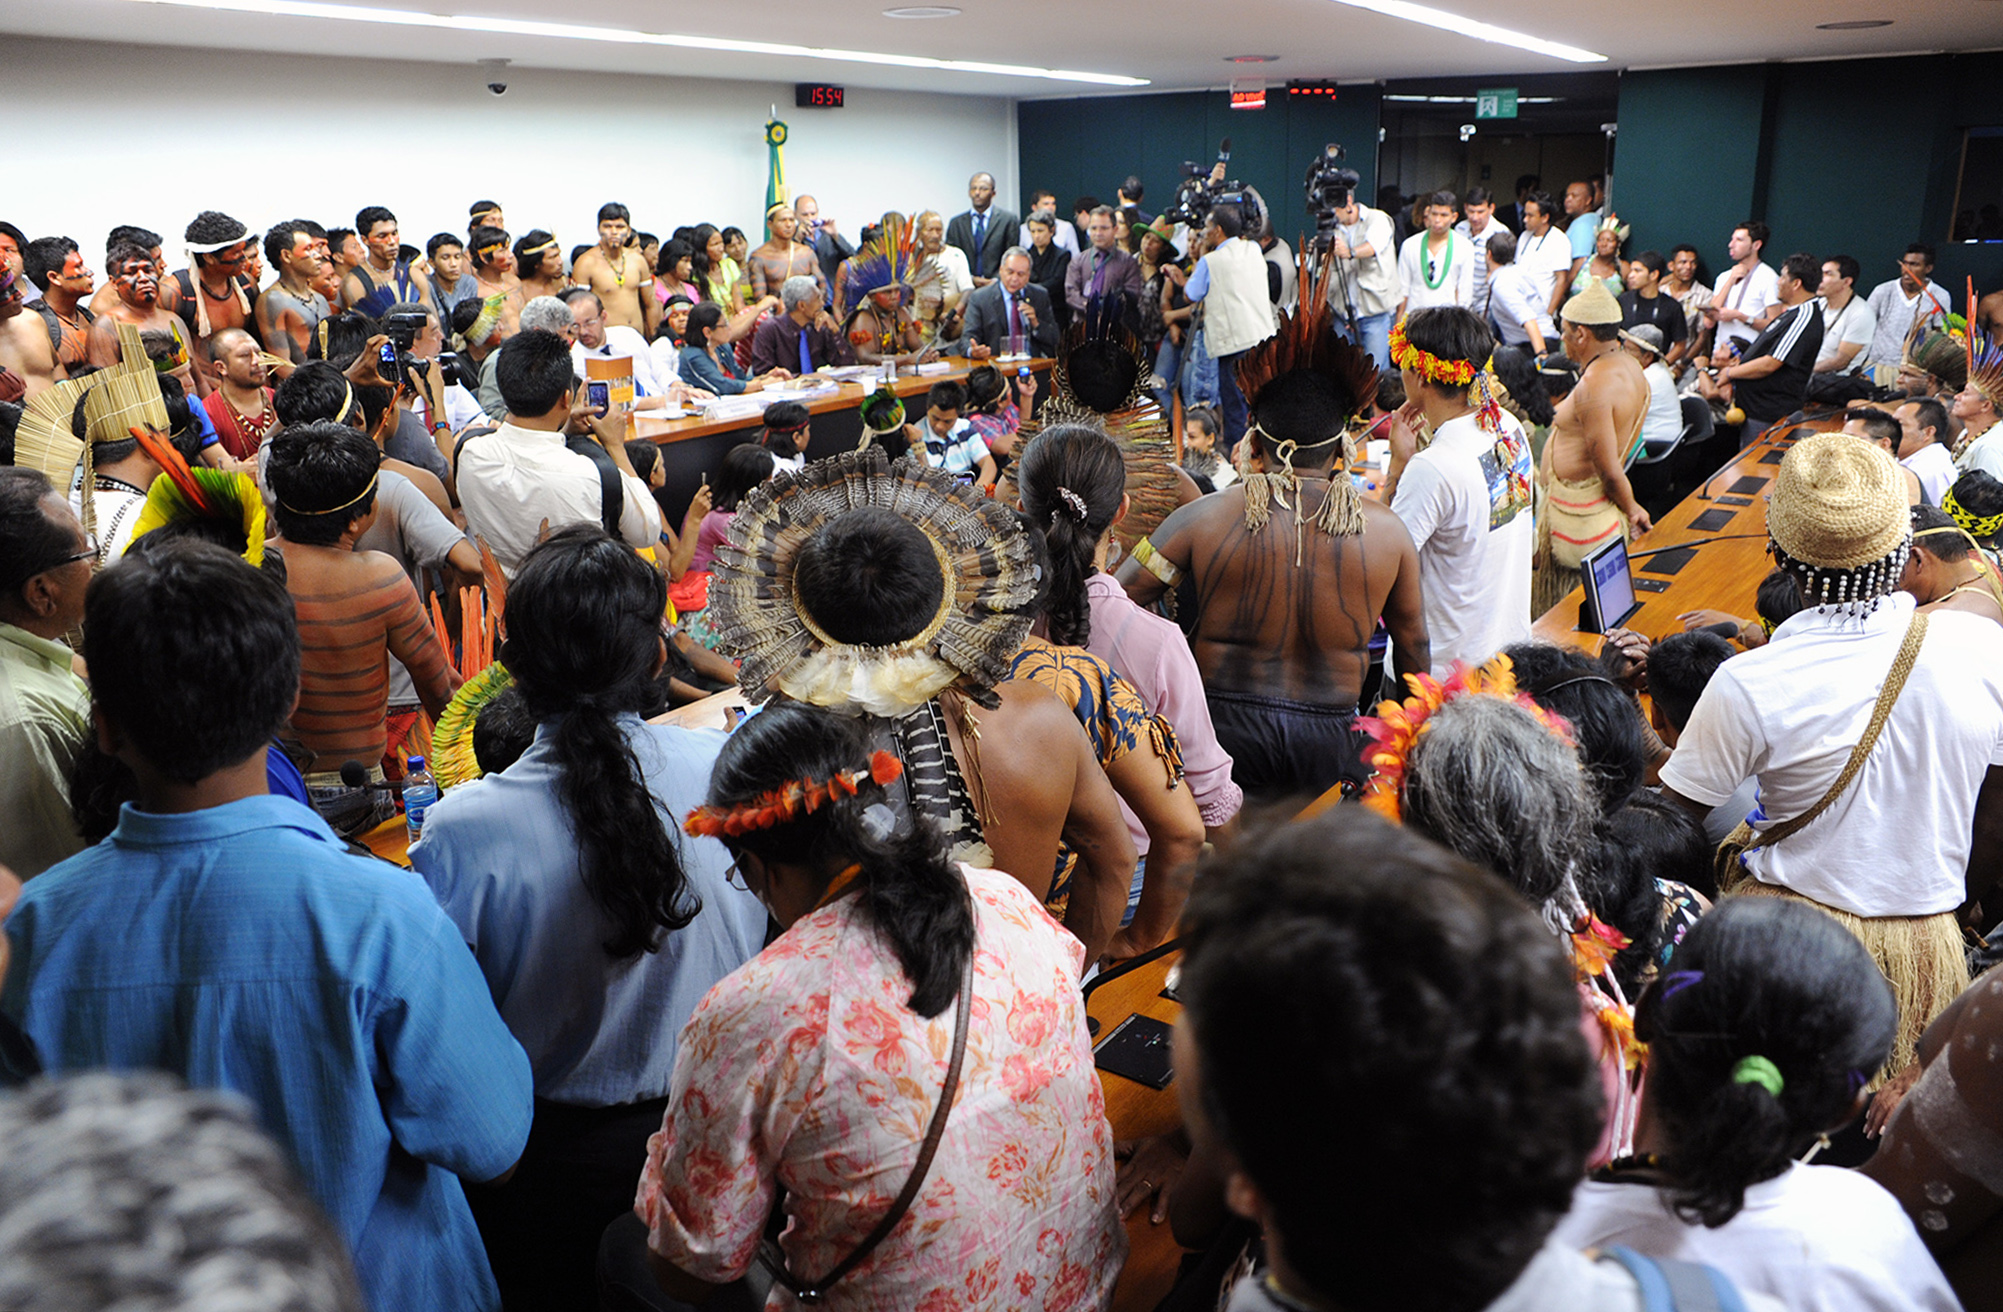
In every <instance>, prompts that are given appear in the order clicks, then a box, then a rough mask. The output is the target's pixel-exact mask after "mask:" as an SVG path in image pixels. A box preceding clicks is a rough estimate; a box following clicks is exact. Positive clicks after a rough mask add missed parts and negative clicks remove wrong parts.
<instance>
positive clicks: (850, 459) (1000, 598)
mask: <svg viewBox="0 0 2003 1312" xmlns="http://www.w3.org/2000/svg"><path fill="white" fill-rule="evenodd" d="M870 507H876V508H880V509H884V510H889V511H893V512H895V513H896V514H897V515H898V516H899V517H900V518H902V519H904V520H905V521H906V522H907V523H909V524H911V525H912V526H914V527H915V528H917V529H918V530H919V531H920V532H921V533H923V534H924V535H925V537H926V538H927V540H929V541H930V542H931V544H932V549H933V552H934V554H935V555H936V556H937V558H938V562H939V569H940V572H941V574H942V575H943V581H944V587H943V589H942V592H941V599H940V604H939V610H938V612H937V613H936V614H935V615H934V616H933V617H932V619H931V621H930V622H929V623H927V624H926V625H925V626H924V627H923V628H922V629H921V630H920V631H919V632H917V633H914V634H912V635H910V636H909V637H907V638H905V639H903V640H902V641H899V642H895V643H890V644H886V645H883V646H861V645H857V644H854V643H846V642H841V641H838V640H836V639H835V638H833V637H831V636H830V635H829V634H828V633H827V632H826V631H825V630H824V629H823V628H822V627H821V625H820V624H819V623H817V622H816V621H815V619H814V617H813V616H812V615H811V614H809V613H808V609H807V606H806V605H805V604H804V603H803V602H802V600H801V598H800V596H799V594H798V591H797V589H796V587H795V583H794V571H795V570H796V568H797V567H798V565H799V560H800V553H801V550H802V549H803V548H804V547H805V546H806V545H807V543H808V542H809V541H810V540H811V539H812V538H813V537H814V536H815V535H816V534H817V533H818V532H819V531H820V530H821V529H822V528H823V527H825V526H827V525H828V524H831V523H833V522H834V521H835V520H838V519H840V518H841V517H842V516H844V515H847V514H849V513H850V512H851V511H856V510H862V509H865V508H870ZM1036 593H1037V579H1036V561H1035V550H1034V547H1033V545H1032V544H1031V542H1030V539H1029V534H1028V532H1027V530H1025V529H1024V528H1023V527H1022V524H1021V521H1020V520H1019V519H1018V518H1017V517H1016V515H1015V513H1014V512H1013V511H1011V510H1009V509H1008V507H1006V506H1005V505H1003V504H1002V503H1001V502H999V501H996V500H993V499H991V498H989V497H985V496H982V495H981V494H980V493H978V492H976V491H975V490H974V489H972V488H970V487H968V486H967V485H966V484H964V483H962V482H961V481H960V480H959V479H957V478H954V477H953V476H952V475H950V474H948V473H946V472H945V471H944V470H941V469H937V468H934V467H931V466H926V465H920V464H917V463H915V462H913V461H909V460H900V461H898V462H896V463H895V464H892V463H891V461H890V458H889V457H888V455H886V454H885V452H884V450H883V448H882V447H880V446H877V447H868V448H865V449H863V450H860V451H849V452H845V453H843V454H842V455H839V456H834V457H831V458H829V459H826V460H820V461H816V462H815V463H813V464H811V465H808V466H807V467H806V468H804V469H801V470H797V471H794V472H791V473H782V474H779V475H777V476H776V477H774V478H772V479H770V480H769V481H767V482H765V483H763V484H761V485H760V486H759V487H758V488H756V489H754V490H753V491H752V492H751V493H750V494H749V495H747V496H746V497H745V498H744V501H743V502H742V503H741V504H740V505H739V507H738V510H737V514H736V515H735V516H734V517H733V518H732V519H731V521H730V536H729V539H728V541H727V542H726V543H725V544H724V546H723V547H721V548H720V549H719V550H718V552H717V556H716V568H715V573H714V576H713V577H712V578H711V581H710V585H709V610H708V615H709V624H710V628H711V631H712V632H714V633H715V634H716V637H717V644H716V645H717V649H718V650H719V651H721V652H722V653H723V654H724V655H726V656H731V657H735V658H737V659H739V660H741V661H742V662H743V665H742V667H741V668H740V670H739V671H738V676H737V683H738V687H740V688H741V689H743V691H744V695H745V696H746V697H747V698H749V699H750V700H751V701H754V702H762V701H764V700H765V699H766V698H768V697H770V696H771V695H772V694H774V693H780V692H783V693H785V694H786V695H787V696H788V697H791V698H793V699H794V700H795V701H802V702H807V703H810V704H812V705H815V706H823V707H827V708H828V709H830V710H838V711H843V712H845V713H849V714H870V715H882V716H898V715H903V714H905V713H907V712H909V711H911V710H912V709H914V708H915V707H918V706H921V705H923V704H924V703H925V702H927V701H929V700H930V699H931V698H933V697H936V696H938V695H939V693H941V692H943V691H944V690H945V689H946V688H948V687H951V686H954V685H957V686H958V687H960V688H961V689H962V690H964V691H966V692H967V693H968V695H969V696H971V697H973V698H974V699H975V700H977V701H992V695H991V694H990V693H988V691H987V690H988V689H990V688H992V687H993V685H995V684H997V683H1000V682H1001V681H1002V680H1004V679H1006V678H1008V677H1009V667H1010V662H1011V661H1012V660H1013V659H1014V657H1015V654H1016V652H1017V651H1018V650H1019V649H1020V648H1021V647H1022V641H1023V638H1024V636H1025V635H1027V634H1028V632H1029V626H1030V622H1031V617H1030V615H1029V613H1028V608H1029V606H1030V605H1031V604H1032V603H1033V602H1034V600H1035V598H1036Z"/></svg>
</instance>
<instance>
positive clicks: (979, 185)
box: [946, 173, 1022, 287]
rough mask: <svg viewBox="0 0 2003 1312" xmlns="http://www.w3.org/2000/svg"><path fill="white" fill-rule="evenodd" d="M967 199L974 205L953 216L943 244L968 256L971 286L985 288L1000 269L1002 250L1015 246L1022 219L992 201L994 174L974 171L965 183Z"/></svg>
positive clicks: (993, 197) (993, 199)
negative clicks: (972, 283)
mask: <svg viewBox="0 0 2003 1312" xmlns="http://www.w3.org/2000/svg"><path fill="white" fill-rule="evenodd" d="M967 199H968V200H970V201H972V202H973V203H974V204H973V208H972V209H968V210H963V211H961V212H960V213H958V214H955V215H954V216H953V221H952V222H951V223H949V224H947V225H946V244H947V245H949V246H957V247H959V248H960V253H961V254H962V255H965V256H966V257H967V272H969V273H971V274H973V275H974V286H976V287H985V286H987V285H988V284H989V283H991V282H993V281H994V280H995V273H996V272H997V271H998V270H999V269H1000V268H1001V257H1002V252H1003V251H1005V250H1007V249H1008V248H1009V247H1011V246H1013V245H1015V242H1016V230H1017V229H1018V228H1019V227H1020V226H1021V224H1022V220H1021V219H1019V218H1017V217H1016V216H1015V215H1013V214H1011V213H1009V212H1008V211H1007V210H1005V209H1003V208H1002V207H1001V206H999V205H997V204H995V177H994V174H992V173H976V174H975V175H974V176H973V178H972V179H971V180H969V181H968V183H967Z"/></svg>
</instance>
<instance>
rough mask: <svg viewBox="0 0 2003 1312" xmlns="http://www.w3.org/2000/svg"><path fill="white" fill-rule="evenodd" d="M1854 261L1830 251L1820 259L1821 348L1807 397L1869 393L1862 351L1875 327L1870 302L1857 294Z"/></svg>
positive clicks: (1827, 398)
mask: <svg viewBox="0 0 2003 1312" xmlns="http://www.w3.org/2000/svg"><path fill="white" fill-rule="evenodd" d="M1858 271H1859V270H1858V264H1857V261H1856V260H1855V259H1854V258H1852V257H1851V256H1848V255H1832V256H1830V257H1829V258H1828V259H1826V260H1824V261H1823V262H1822V285H1821V287H1819V288H1818V289H1817V291H1816V294H1817V295H1818V296H1820V297H1821V298H1822V350H1821V352H1820V353H1818V354H1817V355H1816V357H1815V372H1814V376H1813V377H1811V378H1810V379H1809V380H1808V399H1809V400H1811V401H1824V402H1831V403H1841V402H1844V401H1855V400H1858V399H1860V398H1861V397H1863V396H1865V395H1867V394H1869V392H1870V390H1871V383H1870V378H1869V376H1868V375H1866V374H1865V373H1864V372H1863V369H1864V359H1865V356H1864V351H1865V348H1866V347H1868V346H1870V345H1871V338H1872V336H1873V334H1875V333H1876V332H1877V329H1878V316H1877V315H1876V314H1875V313H1873V312H1872V310H1871V303H1870V302H1869V301H1867V300H1865V299H1864V298H1863V297H1861V296H1859V295H1858V294H1857V274H1858Z"/></svg>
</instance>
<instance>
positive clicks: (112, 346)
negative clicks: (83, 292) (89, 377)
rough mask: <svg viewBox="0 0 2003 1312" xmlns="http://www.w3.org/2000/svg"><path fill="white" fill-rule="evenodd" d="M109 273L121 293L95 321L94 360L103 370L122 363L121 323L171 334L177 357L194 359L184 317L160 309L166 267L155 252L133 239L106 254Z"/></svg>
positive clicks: (91, 350) (91, 354)
mask: <svg viewBox="0 0 2003 1312" xmlns="http://www.w3.org/2000/svg"><path fill="white" fill-rule="evenodd" d="M105 273H106V275H107V276H108V278H109V280H110V283H111V285H112V287H113V288H115V289H116V291H117V293H118V295H117V299H116V300H114V301H113V302H112V304H111V308H110V309H108V310H106V311H105V312H104V313H103V314H100V315H98V316H97V318H96V319H95V320H93V321H92V322H91V325H90V337H89V357H90V362H91V363H92V364H94V365H96V366H97V367H98V368H100V369H103V368H106V367H108V366H111V365H115V364H117V363H118V362H119V359H120V358H121V353H120V350H119V344H118V325H119V324H121V323H129V324H132V325H133V326H135V327H137V328H138V329H139V331H140V332H142V333H143V332H147V331H152V332H160V333H166V334H168V335H169V336H170V337H172V338H173V339H174V342H175V346H176V351H175V355H176V357H177V358H179V359H188V358H190V357H189V356H188V354H187V351H188V339H189V337H190V336H191V335H192V334H190V333H189V332H188V330H187V329H186V328H183V327H182V326H181V321H180V319H178V318H177V317H175V316H174V315H173V314H170V313H168V312H167V311H166V310H163V309H161V308H160V277H161V273H162V270H161V268H160V264H159V261H158V260H156V259H154V257H153V254H152V252H150V251H148V250H147V249H146V248H145V247H144V246H140V245H138V244H136V243H133V242H121V243H120V244H119V245H116V246H114V247H112V248H111V249H110V250H109V251H107V252H106V253H105Z"/></svg>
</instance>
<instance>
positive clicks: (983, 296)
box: [960, 246, 1057, 360]
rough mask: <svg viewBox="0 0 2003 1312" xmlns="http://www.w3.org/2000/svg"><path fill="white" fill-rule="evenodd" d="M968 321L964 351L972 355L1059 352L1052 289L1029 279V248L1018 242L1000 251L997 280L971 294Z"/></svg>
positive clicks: (961, 343) (1050, 354)
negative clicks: (1048, 290)
mask: <svg viewBox="0 0 2003 1312" xmlns="http://www.w3.org/2000/svg"><path fill="white" fill-rule="evenodd" d="M966 324H967V331H966V336H965V337H963V338H961V339H960V354H961V355H964V356H966V357H968V358H969V359H972V360H986V359H988V358H989V357H991V356H996V355H1003V354H1008V353H1014V354H1023V353H1027V354H1029V355H1034V356H1044V357H1048V356H1054V355H1056V354H1057V316H1056V315H1055V314H1053V313H1051V306H1050V293H1048V292H1046V291H1044V290H1043V288H1041V287H1038V286H1037V285H1036V284H1035V283H1033V282H1031V281H1030V280H1029V252H1028V251H1026V250H1024V249H1023V248H1022V247H1020V246H1011V247H1009V248H1008V250H1007V251H1006V252H1005V253H1004V254H1003V255H1002V259H1001V277H1000V279H999V280H997V281H996V282H993V283H990V284H989V285H988V286H986V287H982V288H980V289H979V290H977V291H975V292H974V294H973V295H971V296H969V297H968V298H967V318H966ZM1011 343H1014V345H1013V346H1011V345H1010V344H1011Z"/></svg>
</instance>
